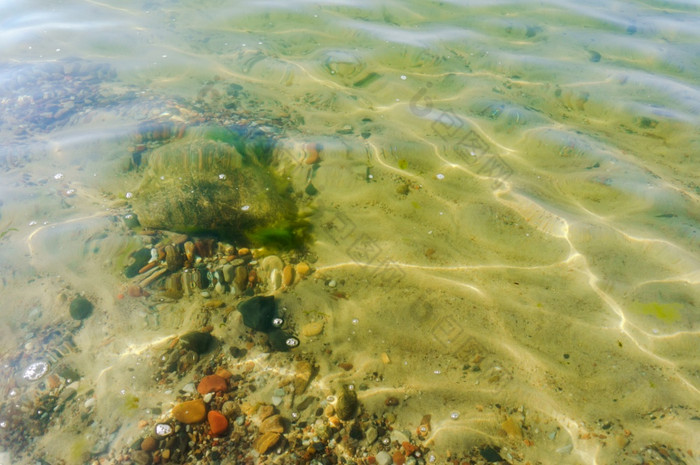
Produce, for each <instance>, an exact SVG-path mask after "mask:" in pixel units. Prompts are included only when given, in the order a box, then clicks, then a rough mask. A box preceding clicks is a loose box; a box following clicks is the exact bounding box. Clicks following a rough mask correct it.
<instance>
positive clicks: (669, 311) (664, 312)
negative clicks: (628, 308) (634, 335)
mask: <svg viewBox="0 0 700 465" xmlns="http://www.w3.org/2000/svg"><path fill="white" fill-rule="evenodd" d="M682 309H683V304H681V303H679V302H668V303H662V302H646V303H641V302H636V303H634V304H633V305H632V311H634V312H635V313H639V314H641V315H650V316H653V317H655V318H657V319H659V320H661V321H663V322H665V323H674V322H676V321H678V320H679V319H680V317H681V310H682Z"/></svg>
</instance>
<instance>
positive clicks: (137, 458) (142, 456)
mask: <svg viewBox="0 0 700 465" xmlns="http://www.w3.org/2000/svg"><path fill="white" fill-rule="evenodd" d="M131 460H133V461H134V463H135V464H136V465H150V464H151V454H149V453H148V452H146V451H144V450H137V451H135V452H133V453H132V454H131Z"/></svg>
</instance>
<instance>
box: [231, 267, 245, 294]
mask: <svg viewBox="0 0 700 465" xmlns="http://www.w3.org/2000/svg"><path fill="white" fill-rule="evenodd" d="M233 287H234V288H235V292H234V293H235V294H242V293H243V291H245V290H246V288H247V287H248V270H246V268H245V266H237V267H236V269H235V270H234V272H233Z"/></svg>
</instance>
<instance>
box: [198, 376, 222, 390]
mask: <svg viewBox="0 0 700 465" xmlns="http://www.w3.org/2000/svg"><path fill="white" fill-rule="evenodd" d="M226 391H228V384H227V383H226V380H225V379H224V378H222V377H221V376H219V375H209V376H205V377H204V378H202V380H201V381H200V382H199V385H198V386H197V392H199V393H200V394H202V395H204V394H208V393H210V392H226Z"/></svg>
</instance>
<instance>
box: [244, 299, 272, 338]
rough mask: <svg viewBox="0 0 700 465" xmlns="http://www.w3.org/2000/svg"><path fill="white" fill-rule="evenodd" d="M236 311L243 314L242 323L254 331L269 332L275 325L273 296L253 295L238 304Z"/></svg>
mask: <svg viewBox="0 0 700 465" xmlns="http://www.w3.org/2000/svg"><path fill="white" fill-rule="evenodd" d="M238 311H239V312H241V314H242V315H243V324H245V325H246V326H247V327H249V328H251V329H254V330H255V331H262V332H264V333H269V332H270V331H272V330H273V329H275V327H274V326H273V325H272V320H273V319H274V318H275V298H274V297H273V296H271V295H270V296H255V297H253V298H250V299H248V300H246V301H244V302H241V303H240V304H238Z"/></svg>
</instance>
